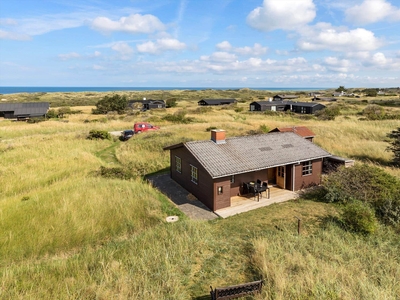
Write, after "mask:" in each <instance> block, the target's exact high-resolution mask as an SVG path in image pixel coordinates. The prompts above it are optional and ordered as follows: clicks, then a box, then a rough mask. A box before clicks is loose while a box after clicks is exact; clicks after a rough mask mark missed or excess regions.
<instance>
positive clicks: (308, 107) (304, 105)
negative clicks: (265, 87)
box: [250, 101, 325, 114]
mask: <svg viewBox="0 0 400 300" xmlns="http://www.w3.org/2000/svg"><path fill="white" fill-rule="evenodd" d="M324 108H325V105H323V104H320V103H315V102H292V101H255V102H252V103H250V111H266V110H271V111H287V110H289V111H291V112H295V113H299V114H314V113H315V112H316V111H318V110H321V109H324Z"/></svg>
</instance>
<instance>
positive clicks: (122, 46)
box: [111, 42, 133, 60]
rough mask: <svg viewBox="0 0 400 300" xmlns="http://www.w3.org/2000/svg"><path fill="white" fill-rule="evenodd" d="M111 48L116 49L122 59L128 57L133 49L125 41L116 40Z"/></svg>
mask: <svg viewBox="0 0 400 300" xmlns="http://www.w3.org/2000/svg"><path fill="white" fill-rule="evenodd" d="M111 49H112V50H114V51H117V52H118V53H119V54H120V59H122V60H128V59H130V58H131V55H132V53H133V49H132V48H131V47H130V46H129V45H128V44H127V43H126V42H117V43H115V44H114V45H113V46H112V47H111Z"/></svg>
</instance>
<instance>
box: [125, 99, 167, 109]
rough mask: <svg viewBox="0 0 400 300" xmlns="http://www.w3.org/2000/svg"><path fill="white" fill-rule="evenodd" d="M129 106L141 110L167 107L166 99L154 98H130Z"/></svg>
mask: <svg viewBox="0 0 400 300" xmlns="http://www.w3.org/2000/svg"><path fill="white" fill-rule="evenodd" d="M128 107H129V108H132V109H135V108H136V109H141V110H148V109H155V108H165V101H164V100H153V99H149V100H146V99H143V100H130V101H129V102H128Z"/></svg>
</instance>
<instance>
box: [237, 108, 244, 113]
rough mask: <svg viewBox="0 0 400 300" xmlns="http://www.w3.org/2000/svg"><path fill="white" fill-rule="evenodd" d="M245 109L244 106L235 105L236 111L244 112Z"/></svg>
mask: <svg viewBox="0 0 400 300" xmlns="http://www.w3.org/2000/svg"><path fill="white" fill-rule="evenodd" d="M243 110H244V108H243V107H235V112H237V113H238V112H242V111H243Z"/></svg>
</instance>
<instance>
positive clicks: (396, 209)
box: [376, 198, 400, 226]
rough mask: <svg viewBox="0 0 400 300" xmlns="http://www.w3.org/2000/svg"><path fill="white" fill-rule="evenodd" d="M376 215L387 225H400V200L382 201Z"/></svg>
mask: <svg viewBox="0 0 400 300" xmlns="http://www.w3.org/2000/svg"><path fill="white" fill-rule="evenodd" d="M376 215H377V216H378V217H379V219H380V220H381V221H382V222H383V223H384V224H386V225H393V226H396V225H399V224H400V198H399V199H394V200H392V199H385V200H382V201H381V202H380V203H379V204H378V205H377V207H376Z"/></svg>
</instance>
